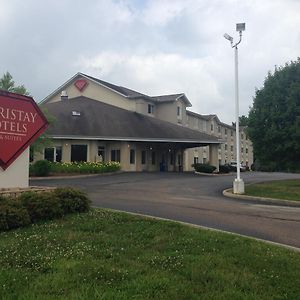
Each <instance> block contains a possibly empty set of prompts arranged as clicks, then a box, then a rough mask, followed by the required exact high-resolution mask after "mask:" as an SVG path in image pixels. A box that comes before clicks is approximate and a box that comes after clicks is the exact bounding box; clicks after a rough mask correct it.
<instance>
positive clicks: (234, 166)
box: [230, 161, 246, 172]
mask: <svg viewBox="0 0 300 300" xmlns="http://www.w3.org/2000/svg"><path fill="white" fill-rule="evenodd" d="M230 166H231V167H232V168H235V169H236V167H237V162H236V161H232V162H231V163H230ZM240 171H241V172H244V171H246V167H245V166H242V164H240Z"/></svg>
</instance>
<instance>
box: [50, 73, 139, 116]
mask: <svg viewBox="0 0 300 300" xmlns="http://www.w3.org/2000/svg"><path fill="white" fill-rule="evenodd" d="M77 79H78V78H76V80H77ZM76 80H75V81H76ZM75 81H74V82H75ZM74 82H71V83H70V84H69V85H68V86H66V87H64V89H63V90H65V91H66V92H67V95H68V97H69V99H72V98H75V97H79V96H85V97H87V98H91V99H95V100H98V101H101V102H103V103H107V104H110V105H113V106H117V107H120V108H123V109H127V110H131V111H135V110H136V106H135V105H136V103H135V101H134V100H129V99H127V98H126V97H125V96H122V95H120V94H118V93H116V92H114V91H112V90H110V89H108V88H107V87H104V86H101V85H99V84H97V83H95V82H93V81H91V80H88V85H87V87H86V88H85V89H84V90H83V91H82V92H80V91H79V90H78V89H77V88H76V87H75V85H74ZM57 101H61V91H59V92H58V93H56V94H55V95H54V96H53V97H51V98H50V100H48V103H51V102H57Z"/></svg>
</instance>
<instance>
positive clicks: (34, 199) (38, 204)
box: [0, 188, 91, 231]
mask: <svg viewBox="0 0 300 300" xmlns="http://www.w3.org/2000/svg"><path fill="white" fill-rule="evenodd" d="M90 204H91V201H90V200H89V198H88V197H87V195H86V194H85V193H83V192H81V191H79V190H76V189H72V188H58V189H56V190H54V191H47V192H43V193H35V192H24V193H22V194H21V195H20V196H19V197H17V198H12V197H3V196H0V231H6V230H9V229H14V228H18V227H23V226H26V225H29V224H31V223H36V222H39V221H43V220H51V219H56V218H61V217H62V216H64V215H66V214H69V213H81V212H87V211H88V210H89V209H90Z"/></svg>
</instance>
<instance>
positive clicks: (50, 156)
mask: <svg viewBox="0 0 300 300" xmlns="http://www.w3.org/2000/svg"><path fill="white" fill-rule="evenodd" d="M54 152H55V149H54V148H45V151H44V159H46V160H48V161H54Z"/></svg>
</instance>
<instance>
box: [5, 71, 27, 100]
mask: <svg viewBox="0 0 300 300" xmlns="http://www.w3.org/2000/svg"><path fill="white" fill-rule="evenodd" d="M0 89H1V90H4V91H8V92H12V93H17V94H21V95H25V96H29V95H30V94H29V92H28V91H27V90H26V88H25V87H24V85H19V86H15V82H14V81H13V78H12V76H11V75H10V73H9V72H6V73H5V74H3V77H2V78H0Z"/></svg>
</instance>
